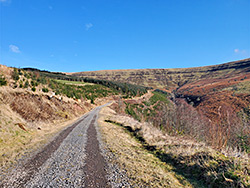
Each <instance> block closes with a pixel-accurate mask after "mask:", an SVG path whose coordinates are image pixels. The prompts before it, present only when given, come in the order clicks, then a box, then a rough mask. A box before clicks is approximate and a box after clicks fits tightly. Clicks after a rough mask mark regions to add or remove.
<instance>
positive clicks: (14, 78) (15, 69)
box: [12, 68, 19, 81]
mask: <svg viewBox="0 0 250 188" xmlns="http://www.w3.org/2000/svg"><path fill="white" fill-rule="evenodd" d="M12 78H13V80H16V81H17V80H19V73H18V71H17V68H14V71H13V73H12Z"/></svg>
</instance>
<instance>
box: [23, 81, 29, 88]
mask: <svg viewBox="0 0 250 188" xmlns="http://www.w3.org/2000/svg"><path fill="white" fill-rule="evenodd" d="M28 87H29V81H28V80H27V81H26V82H25V84H24V88H28Z"/></svg>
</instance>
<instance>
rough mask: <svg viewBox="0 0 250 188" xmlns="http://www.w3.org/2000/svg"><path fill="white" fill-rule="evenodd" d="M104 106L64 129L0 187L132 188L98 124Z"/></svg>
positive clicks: (14, 171) (1, 183) (10, 174)
mask: <svg viewBox="0 0 250 188" xmlns="http://www.w3.org/2000/svg"><path fill="white" fill-rule="evenodd" d="M101 108H102V106H101V107H97V108H96V109H94V110H93V111H91V112H89V113H88V114H86V115H84V116H83V117H81V118H80V119H79V120H78V121H77V122H76V123H74V124H73V125H71V126H69V127H68V128H66V129H65V130H63V131H62V132H61V133H60V134H59V135H58V136H57V137H55V139H54V140H53V141H52V142H51V143H49V144H48V145H47V146H45V147H44V148H43V149H42V150H41V151H40V152H38V153H37V154H36V155H35V156H34V157H32V158H31V159H30V160H28V161H27V163H26V164H24V165H21V166H18V167H17V168H16V169H14V170H12V171H11V172H10V173H9V175H8V177H7V178H5V179H4V180H2V182H0V187H29V188H30V187H96V188H97V187H131V186H130V184H129V183H128V179H127V178H126V175H125V173H124V172H121V171H120V170H119V168H118V167H117V166H116V165H114V164H111V163H110V160H111V158H112V154H111V153H110V152H107V150H105V149H104V148H105V147H104V144H103V143H102V141H101V137H100V133H99V129H98V125H97V118H98V113H99V110H100V109H101Z"/></svg>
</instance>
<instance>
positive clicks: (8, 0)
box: [0, 0, 11, 3]
mask: <svg viewBox="0 0 250 188" xmlns="http://www.w3.org/2000/svg"><path fill="white" fill-rule="evenodd" d="M10 2H11V0H0V3H10Z"/></svg>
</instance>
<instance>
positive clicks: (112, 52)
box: [0, 0, 250, 72]
mask: <svg viewBox="0 0 250 188" xmlns="http://www.w3.org/2000/svg"><path fill="white" fill-rule="evenodd" d="M249 10H250V1H249V0H71V1H68V0H60V1H59V0H0V64H4V65H7V66H14V67H36V68H39V69H43V70H44V69H45V70H50V71H62V72H78V71H90V70H91V71H92V70H103V69H136V68H139V69H141V68H179V67H196V66H205V65H213V64H219V63H225V62H229V61H233V60H239V59H244V58H248V57H250V11H249Z"/></svg>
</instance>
